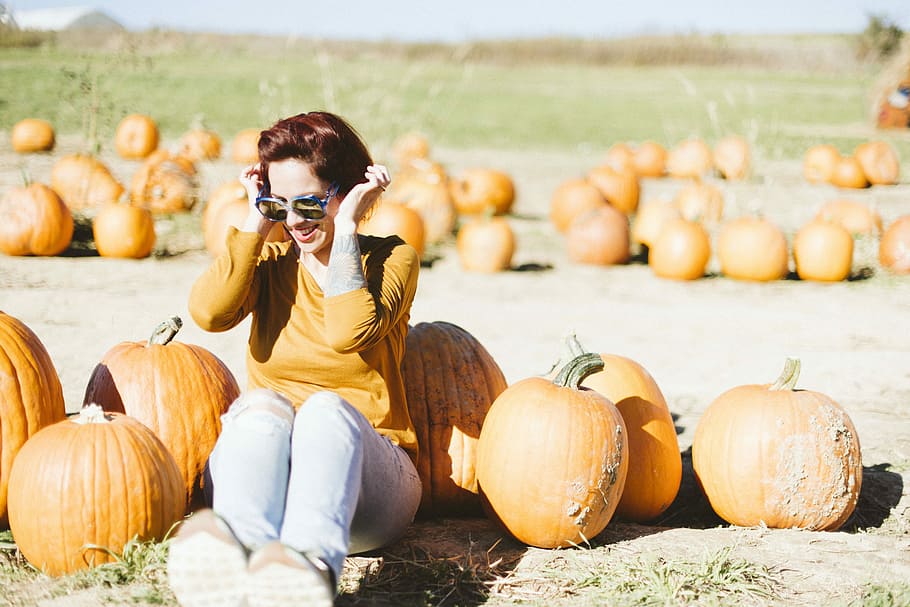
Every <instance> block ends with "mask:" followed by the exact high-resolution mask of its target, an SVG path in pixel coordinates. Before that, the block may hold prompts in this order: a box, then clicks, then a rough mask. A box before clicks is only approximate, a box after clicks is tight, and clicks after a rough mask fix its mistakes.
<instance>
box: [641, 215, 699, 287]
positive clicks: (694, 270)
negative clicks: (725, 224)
mask: <svg viewBox="0 0 910 607" xmlns="http://www.w3.org/2000/svg"><path fill="white" fill-rule="evenodd" d="M710 259H711V239H710V237H709V236H708V232H707V231H706V230H705V228H704V226H702V225H701V224H700V223H698V222H696V221H689V220H688V219H671V220H669V221H666V222H665V223H664V225H663V228H661V230H660V234H659V235H658V236H657V240H655V241H654V243H653V244H652V245H651V247H650V248H649V249H648V266H650V268H651V271H653V272H654V274H655V276H660V277H661V278H671V279H675V280H695V279H697V278H701V277H702V276H704V275H705V269H706V268H707V266H708V261H709V260H710Z"/></svg>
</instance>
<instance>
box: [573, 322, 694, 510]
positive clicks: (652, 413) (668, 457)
mask: <svg viewBox="0 0 910 607" xmlns="http://www.w3.org/2000/svg"><path fill="white" fill-rule="evenodd" d="M568 342H569V349H570V351H572V352H575V353H581V352H583V349H582V347H581V345H580V344H579V343H578V340H577V339H576V338H575V336H574V335H573V336H570V337H569V339H568ZM600 357H601V359H603V361H604V368H603V369H602V370H601V371H597V372H596V373H592V374H591V375H589V376H588V377H586V378H585V379H584V381H582V382H581V385H582V386H584V387H587V388H591V389H592V390H597V391H598V392H600V393H601V394H603V395H604V396H606V397H607V398H608V399H610V401H611V402H613V403H615V404H616V408H617V409H619V413H620V414H621V415H622V419H623V422H624V423H625V425H626V431H627V437H628V441H629V472H628V474H627V475H626V484H625V487H624V488H623V491H622V497H621V498H620V500H619V506H617V508H616V516H618V517H620V518H622V519H625V520H629V521H635V522H647V521H651V520H654V519H655V518H657V517H658V516H660V515H661V514H663V512H664V511H666V509H667V508H669V507H670V504H672V503H673V500H674V499H676V494H677V493H678V492H679V486H680V483H681V481H682V456H681V454H680V452H679V439H678V438H677V437H676V425H675V424H674V423H673V416H672V415H671V414H670V408H669V407H668V406H667V401H666V399H665V398H664V395H663V393H662V392H661V391H660V387H659V386H658V385H657V382H656V381H654V378H653V377H652V376H651V374H650V373H648V370H647V369H645V368H644V367H643V366H642V365H641V364H640V363H638V362H636V361H634V360H632V359H631V358H627V357H625V356H620V355H618V354H603V353H601V354H600Z"/></svg>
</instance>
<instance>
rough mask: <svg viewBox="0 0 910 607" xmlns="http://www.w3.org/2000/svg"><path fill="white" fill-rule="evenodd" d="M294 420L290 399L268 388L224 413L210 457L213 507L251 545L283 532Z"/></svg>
mask: <svg viewBox="0 0 910 607" xmlns="http://www.w3.org/2000/svg"><path fill="white" fill-rule="evenodd" d="M293 419H294V408H293V406H292V405H291V403H290V401H288V400H287V399H286V398H284V397H283V396H281V395H280V394H278V393H277V392H274V391H272V390H265V389H257V390H251V391H249V392H246V393H244V394H242V395H241V396H240V397H239V398H238V399H237V400H236V401H234V403H233V404H232V405H231V407H230V409H229V410H228V412H227V413H226V414H224V415H223V416H222V419H221V423H222V428H221V434H220V435H219V437H218V441H217V442H216V443H215V448H214V449H213V451H212V454H211V456H210V457H209V472H210V474H211V479H212V491H213V495H212V509H213V510H214V511H215V512H216V513H217V514H218V515H219V516H220V517H221V518H223V519H224V520H225V521H226V522H227V523H228V525H230V527H231V529H233V531H234V534H235V535H236V536H237V538H238V539H239V540H240V541H241V542H242V543H243V544H244V545H245V546H246V547H247V548H249V549H253V548H256V547H258V546H261V545H263V544H265V543H266V542H268V541H269V540H273V539H277V538H278V537H279V533H280V530H281V524H282V521H283V518H284V507H285V500H286V492H287V485H288V476H289V471H290V453H291V424H292V422H293Z"/></svg>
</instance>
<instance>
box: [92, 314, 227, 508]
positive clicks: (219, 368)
mask: <svg viewBox="0 0 910 607" xmlns="http://www.w3.org/2000/svg"><path fill="white" fill-rule="evenodd" d="M182 325H183V322H182V321H181V320H180V318H178V317H176V316H174V317H172V318H169V319H168V320H166V321H164V322H162V323H161V324H159V325H158V327H156V328H155V330H154V332H153V333H152V336H151V337H150V338H149V339H148V341H147V342H132V341H124V342H120V343H119V344H116V345H115V346H113V347H111V348H110V349H109V350H108V351H107V352H106V353H105V354H104V356H103V357H102V358H101V361H100V362H99V363H98V364H97V365H96V366H95V369H94V370H93V371H92V375H91V377H90V378H89V381H88V385H87V386H86V388H85V396H84V397H83V401H82V402H83V404H90V403H97V404H99V405H101V406H102V407H103V408H104V410H105V411H116V412H122V413H126V414H127V415H130V416H131V417H134V418H136V419H138V420H139V421H141V422H142V423H144V424H145V425H147V426H148V427H149V428H151V429H152V430H153V431H154V432H155V434H156V435H157V436H158V437H159V438H160V439H161V441H162V442H163V443H164V444H165V445H166V446H167V449H168V451H170V452H171V455H173V456H174V459H175V460H176V462H177V467H178V468H179V470H180V473H181V475H182V478H183V482H182V484H183V487H184V489H183V493H184V499H183V502H182V507H185V506H187V505H188V506H189V508H190V509H194V508H197V507H199V506H201V505H202V504H203V503H204V492H203V490H204V488H205V487H204V478H203V470H204V469H205V464H206V461H207V460H208V457H209V454H210V453H211V451H212V448H213V447H214V446H215V440H216V439H217V438H218V435H219V434H220V433H221V415H222V414H224V413H225V412H227V409H228V407H229V406H230V404H231V403H232V402H233V401H234V399H236V398H237V396H239V395H240V387H239V385H238V384H237V380H236V379H235V378H234V374H233V373H231V370H230V369H228V367H227V365H225V364H224V363H223V362H222V361H221V359H219V358H218V357H217V356H215V355H214V354H212V352H210V351H209V350H207V349H205V348H203V347H202V346H197V345H194V344H187V343H182V342H178V341H173V339H174V336H175V335H177V332H178V331H179V330H180V327H181V326H182Z"/></svg>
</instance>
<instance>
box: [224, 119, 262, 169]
mask: <svg viewBox="0 0 910 607" xmlns="http://www.w3.org/2000/svg"><path fill="white" fill-rule="evenodd" d="M260 133H261V131H260V130H259V129H254V128H248V129H240V130H239V131H238V132H237V134H236V135H234V139H233V140H232V141H231V160H233V161H234V162H237V163H239V164H255V163H257V162H259V134H260Z"/></svg>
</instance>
